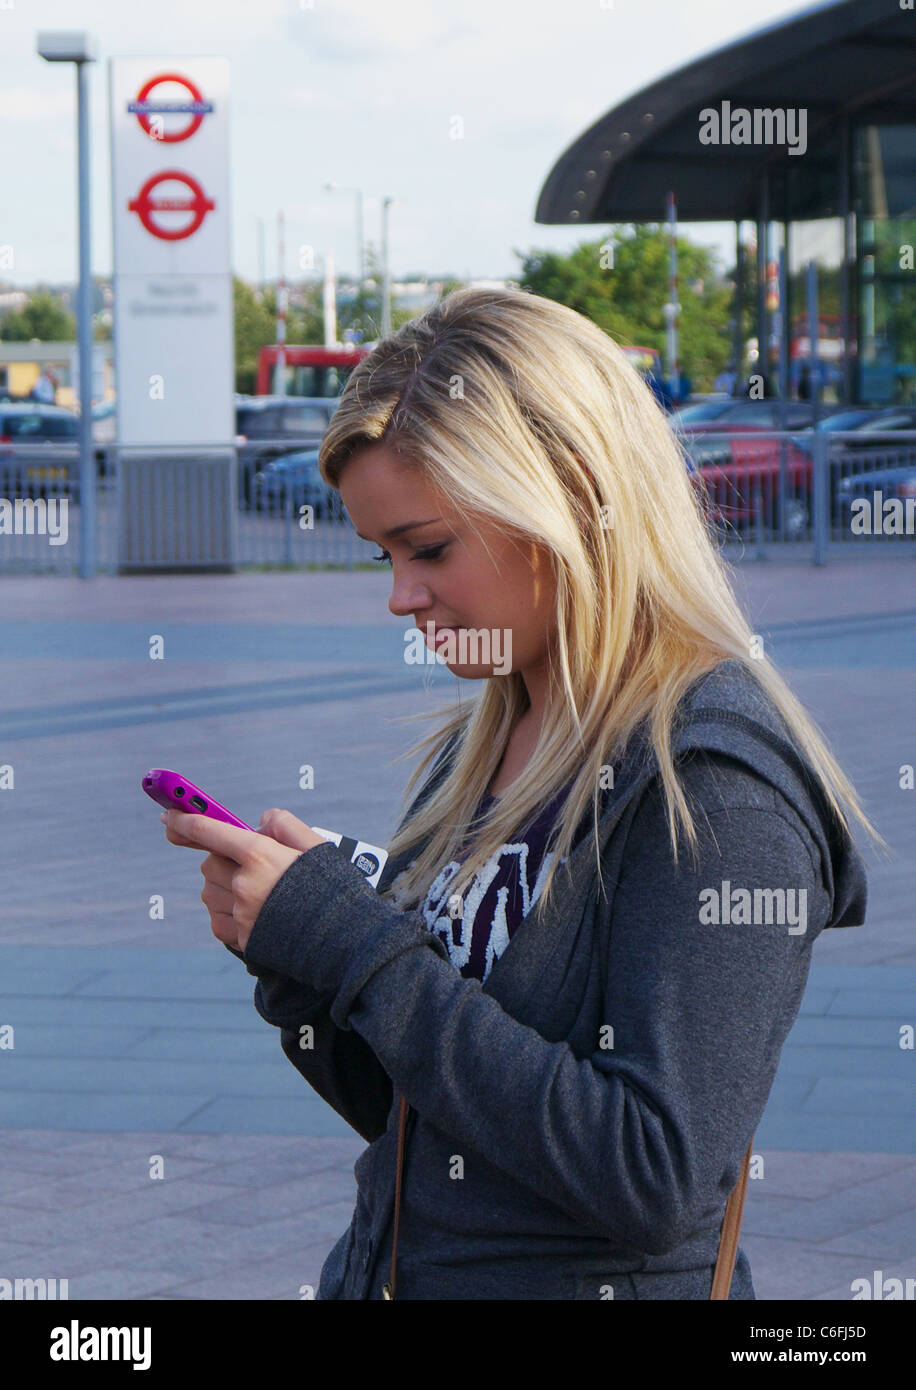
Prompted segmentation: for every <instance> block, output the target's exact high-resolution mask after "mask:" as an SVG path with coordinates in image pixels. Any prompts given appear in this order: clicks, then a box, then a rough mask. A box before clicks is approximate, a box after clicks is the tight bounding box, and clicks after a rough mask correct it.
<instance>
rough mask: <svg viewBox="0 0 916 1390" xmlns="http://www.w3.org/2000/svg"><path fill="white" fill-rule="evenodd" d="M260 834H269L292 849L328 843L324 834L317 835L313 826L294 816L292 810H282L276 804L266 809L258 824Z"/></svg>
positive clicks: (304, 848) (310, 847)
mask: <svg viewBox="0 0 916 1390" xmlns="http://www.w3.org/2000/svg"><path fill="white" fill-rule="evenodd" d="M257 831H258V834H259V835H269V836H270V838H271V839H272V840H276V841H277V843H278V844H280V845H287V846H288V847H289V848H290V849H301V850H306V849H314V848H315V846H316V845H324V844H327V840H325V838H324V836H323V835H316V834H315V831H314V830H313V829H312V828H311V826H309V825H306V823H305V821H301V820H299V819H298V817H296V816H294V815H293V813H292V811H282V810H280V809H279V808H278V807H276V806H274V807H272V808H271V810H269V811H265V812H264V814H263V816H262V817H261V819H260V820H259V821H258V824H257Z"/></svg>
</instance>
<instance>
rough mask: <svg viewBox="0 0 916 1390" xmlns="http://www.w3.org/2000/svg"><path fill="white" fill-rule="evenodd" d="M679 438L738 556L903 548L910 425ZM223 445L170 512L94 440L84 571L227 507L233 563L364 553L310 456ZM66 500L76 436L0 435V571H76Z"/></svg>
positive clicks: (73, 501) (320, 563) (188, 452)
mask: <svg viewBox="0 0 916 1390" xmlns="http://www.w3.org/2000/svg"><path fill="white" fill-rule="evenodd" d="M681 445H682V448H683V449H684V450H685V451H686V452H687V453H688V454H689V455H690V456H691V457H692V459H693V460H694V463H695V464H696V465H697V466H696V469H695V472H694V473H693V474H692V476H693V478H694V481H695V484H696V486H697V487H698V489H699V490H700V492H701V495H702V497H703V498H704V500H705V503H706V507H707V514H708V516H709V521H710V526H711V529H712V530H713V532H714V534H715V536H716V539H717V542H718V543H720V544H721V545H722V546H723V547H724V548H727V549H728V550H731V549H732V547H733V546H734V547H736V548H737V550H738V552H739V555H740V557H742V558H762V557H763V556H765V555H767V554H788V553H792V554H795V555H799V556H801V555H803V554H806V553H807V554H808V555H809V556H810V558H811V559H812V560H813V562H814V563H815V564H823V563H824V562H825V561H826V559H827V558H828V557H829V556H830V555H831V554H836V553H841V552H847V553H848V551H849V549H850V547H851V546H853V545H856V546H858V547H859V548H860V549H861V550H863V551H866V550H867V551H868V552H869V553H874V547H876V546H878V547H880V548H882V549H884V548H886V547H893V548H898V547H900V546H903V547H908V548H909V553H911V554H912V555H913V556H914V558H916V534H914V531H916V431H913V430H911V431H898V432H895V434H894V437H893V440H892V441H891V440H890V439H889V438H887V437H885V439H884V440H883V441H880V442H876V443H875V444H873V445H872V444H868V442H867V436H866V435H864V434H863V433H862V432H857V431H848V432H843V433H835V434H828V433H825V432H822V431H813V432H812V431H808V432H799V431H795V432H792V433H788V432H784V431H783V432H779V431H767V432H764V431H753V432H750V433H748V432H747V431H744V432H742V431H738V430H734V431H729V432H728V433H720V434H708V433H707V434H700V433H698V434H697V435H694V436H682V437H681ZM866 445H867V447H865V446H866ZM125 452H127V451H125ZM228 452H230V453H231V450H230V451H228ZM300 452H301V451H300V450H297V451H296V453H297V454H298V453H300ZM161 454H162V459H163V462H164V461H165V459H166V457H167V456H170V455H171V456H173V457H174V456H177V455H181V456H182V459H183V467H184V468H185V469H190V470H192V471H193V470H194V469H195V468H198V467H199V464H195V463H194V461H193V458H194V455H195V451H194V450H193V449H191V448H187V449H184V450H180V449H178V450H162V451H161ZM235 455H236V458H235V467H234V469H233V470H232V472H231V473H230V474H229V475H228V476H229V477H231V476H232V474H233V473H234V483H230V484H229V486H230V488H234V495H235V500H234V503H232V502H231V501H229V500H228V498H227V495H226V493H225V490H223V492H222V493H221V492H220V490H219V489H217V488H215V487H214V486H213V485H212V483H211V484H208V485H207V487H204V481H205V479H204V477H203V473H201V474H200V476H199V477H198V478H197V479H195V480H194V481H195V482H196V483H199V486H198V487H197V488H196V490H195V489H194V488H193V487H190V488H189V489H188V491H187V496H188V498H189V499H190V501H189V502H188V505H187V506H186V507H185V509H184V511H183V514H182V515H169V504H168V500H167V498H166V496H165V494H163V492H162V490H161V489H158V490H157V488H156V487H155V485H154V484H155V478H154V477H153V476H152V475H153V474H154V472H155V466H156V465H155V458H153V459H152V462H149V461H148V462H147V465H146V467H147V475H146V476H145V478H144V479H143V480H142V481H141V480H140V479H139V478H138V477H135V478H134V480H133V483H131V484H128V481H127V479H128V475H129V473H130V470H131V467H132V466H133V465H132V463H131V462H127V463H125V466H124V467H123V468H119V466H118V457H119V453H118V447H117V446H116V445H111V446H108V447H105V448H101V447H98V446H97V448H96V458H97V498H96V506H97V527H96V534H97V547H98V554H97V556H96V568H97V570H98V571H99V572H101V573H114V574H116V573H119V572H120V571H121V570H122V568H123V562H124V559H125V546H127V550H128V551H130V545H131V544H133V545H134V551H133V555H134V560H135V561H136V560H137V558H138V556H139V555H140V552H142V548H143V545H144V544H149V545H152V547H153V549H154V550H155V551H156V554H157V556H158V561H157V562H158V563H161V564H163V565H165V564H166V563H172V564H174V565H177V564H179V563H180V561H181V552H180V550H178V551H175V553H174V554H171V555H170V552H169V551H168V548H167V546H166V545H165V540H166V539H168V537H166V536H165V534H164V532H165V529H166V528H169V527H171V528H173V529H174V530H175V532H176V535H180V536H182V537H184V542H183V543H184V544H185V546H186V547H187V545H188V544H190V540H191V539H193V538H195V537H196V538H197V540H198V543H199V545H198V548H199V549H201V551H202V550H203V549H204V548H205V546H204V544H203V543H204V541H205V540H206V536H205V535H204V534H203V533H204V531H205V530H206V528H210V531H211V532H214V534H215V533H216V532H219V531H220V528H221V527H222V528H225V525H226V521H227V511H228V512H229V513H230V514H231V515H230V516H229V518H228V520H229V524H230V529H234V533H235V534H234V537H233V538H232V540H231V545H230V549H231V552H232V556H233V557H234V558H233V561H232V565H231V567H233V568H240V569H245V568H282V567H291V568H297V569H307V568H309V567H315V568H325V567H344V568H347V569H350V568H352V566H353V565H354V564H359V563H363V562H365V561H367V560H369V559H370V558H371V556H372V555H373V554H374V553H375V548H374V547H373V546H372V545H371V544H369V543H368V542H366V541H362V540H360V539H359V537H358V536H357V535H356V532H355V531H354V529H353V526H352V524H351V522H350V520H349V517H348V516H347V515H346V512H345V511H344V509H343V507H342V504H341V501H340V496H339V494H338V493H336V492H335V491H333V489H330V490H329V489H328V488H327V487H326V486H325V485H324V483H323V482H322V480H321V479H320V477H319V476H318V473H317V467H316V466H314V461H313V460H307V459H306V460H302V459H299V458H297V457H295V456H293V457H290V455H289V454H287V455H286V456H285V457H284V456H281V455H279V454H276V453H275V454H274V455H273V456H270V455H268V456H267V457H265V449H264V445H263V442H262V441H259V442H258V443H254V442H251V443H249V444H246V445H243V446H241V447H239V448H237V449H236V450H235ZM148 459H149V454H148ZM131 488H133V491H131ZM144 488H145V489H146V491H145V492H144V491H143V489H144ZM138 489H139V491H138ZM208 489H209V490H208ZM79 505H80V500H79V459H78V450H77V447H76V445H75V444H57V443H48V444H28V445H23V444H17V443H13V444H4V445H0V573H6V574H17V573H18V574H23V573H58V574H74V573H77V572H78V569H79V559H80V555H79V549H80V527H79ZM233 507H234V511H233ZM195 508H196V511H195ZM208 509H210V511H212V512H215V513H218V516H214V515H210V514H208ZM173 510H174V509H173ZM131 526H134V527H135V528H136V527H138V526H141V527H143V528H145V534H146V537H147V540H145V541H144V540H143V538H142V536H141V537H140V539H139V540H138V539H137V538H136V536H137V534H139V533H136V534H135V541H134V542H129V541H125V536H128V537H129V534H130V527H131ZM150 536H151V537H152V540H151V541H150V540H149V539H148V538H149V537H150ZM157 537H158V543H157ZM157 544H158V549H157ZM138 547H139V549H138Z"/></svg>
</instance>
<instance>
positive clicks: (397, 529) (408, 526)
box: [356, 517, 441, 544]
mask: <svg viewBox="0 0 916 1390" xmlns="http://www.w3.org/2000/svg"><path fill="white" fill-rule="evenodd" d="M439 520H441V518H440V517H431V518H430V520H429V521H405V522H404V525H403V526H392V528H391V530H390V531H386V532H385V534H384V536H383V537H382V539H383V540H386V541H390V540H391V538H392V536H400V535H401V533H402V532H403V531H412V530H413V529H414V527H415V526H432V525H433V524H434V522H436V521H439ZM356 534H357V535H358V536H359V538H360V540H361V541H368V540H371V539H372V538H371V536H364V535H363V534H362V532H360V531H357V533H356ZM373 544H375V542H373Z"/></svg>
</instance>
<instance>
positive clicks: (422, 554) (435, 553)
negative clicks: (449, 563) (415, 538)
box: [372, 541, 448, 565]
mask: <svg viewBox="0 0 916 1390" xmlns="http://www.w3.org/2000/svg"><path fill="white" fill-rule="evenodd" d="M447 544H448V542H447V541H443V542H442V544H441V545H434V546H431V547H430V548H429V550H418V551H417V553H416V555H411V557H410V558H411V559H412V560H438V558H439V556H440V555H441V554H442V552H443V550H444V549H445V547H446V545H447ZM372 558H373V560H378V562H379V563H380V564H386V565H390V564H391V556H390V555H389V554H388V551H387V550H383V551H382V553H381V555H373V557H372Z"/></svg>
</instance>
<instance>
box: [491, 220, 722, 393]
mask: <svg viewBox="0 0 916 1390" xmlns="http://www.w3.org/2000/svg"><path fill="white" fill-rule="evenodd" d="M677 252H678V299H679V303H680V315H679V318H678V328H679V344H678V356H679V360H680V367H681V370H682V371H683V372H686V373H687V375H688V376H689V377H690V378H691V381H692V383H693V387H694V390H697V391H703V390H711V389H712V383H713V381H714V380H715V378H716V377H717V376H718V374H719V373H720V372H721V371H722V369H723V367H724V366H725V365H726V362H727V360H728V357H729V350H730V346H731V345H730V342H729V337H728V322H729V315H730V312H731V305H732V287H731V286H730V285H729V283H728V282H727V281H726V280H725V278H724V276H723V275H722V273H721V271H720V270H719V269H718V267H717V265H716V261H715V252H714V251H711V250H710V249H709V248H707V247H704V246H695V245H694V244H693V243H692V242H690V241H687V240H686V238H684V237H680V236H679V237H678V238H677ZM515 255H516V256H518V257H519V259H520V260H521V261H522V270H521V273H520V275H519V282H520V284H521V285H522V287H523V288H525V289H530V290H531V291H532V292H533V293H535V294H541V295H544V296H546V297H547V298H549V299H555V300H557V301H558V302H559V303H561V304H566V305H568V306H569V307H570V308H571V309H575V310H576V311H577V312H578V313H580V314H583V315H584V316H585V317H586V318H589V319H591V320H592V321H593V322H594V323H596V324H597V325H598V327H599V328H602V329H603V330H604V331H605V333H607V334H608V335H609V336H610V337H612V338H614V339H615V341H617V342H619V343H621V344H627V345H637V344H638V345H639V346H642V347H653V348H656V349H657V350H658V352H659V353H660V354H661V356H662V362H663V363H664V360H665V346H666V319H665V304H666V303H667V302H668V297H669V285H668V275H669V241H668V234H667V231H666V229H665V228H663V227H660V226H658V225H651V224H650V225H644V224H635V225H629V224H628V225H627V226H625V227H623V228H615V229H612V230H611V231H609V233H608V235H607V236H606V237H604V238H603V239H601V240H599V241H592V242H584V243H582V244H581V245H579V246H577V247H576V248H575V249H574V250H573V251H572V252H570V253H569V254H568V255H562V254H560V253H558V252H554V251H536V250H535V251H531V252H529V253H528V254H527V255H526V254H524V253H522V252H519V251H516V252H515Z"/></svg>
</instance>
